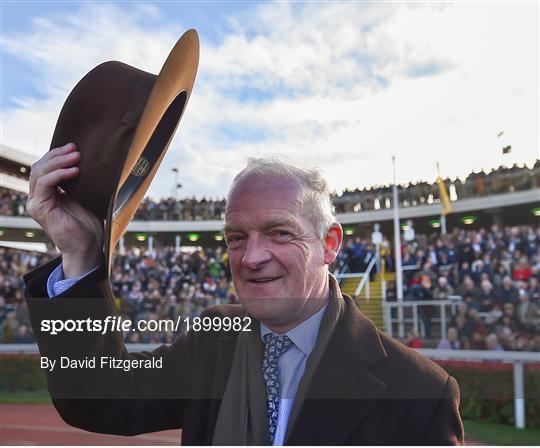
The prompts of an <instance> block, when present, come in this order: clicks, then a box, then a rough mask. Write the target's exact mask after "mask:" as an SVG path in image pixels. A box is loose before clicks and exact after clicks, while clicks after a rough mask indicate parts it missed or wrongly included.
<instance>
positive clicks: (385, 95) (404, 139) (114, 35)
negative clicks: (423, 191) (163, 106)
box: [0, 0, 539, 198]
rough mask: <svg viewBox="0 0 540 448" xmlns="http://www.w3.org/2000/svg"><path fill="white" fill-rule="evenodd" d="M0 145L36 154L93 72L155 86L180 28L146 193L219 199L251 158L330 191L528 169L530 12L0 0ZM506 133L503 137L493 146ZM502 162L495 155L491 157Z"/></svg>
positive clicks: (470, 6)
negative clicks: (150, 76)
mask: <svg viewBox="0 0 540 448" xmlns="http://www.w3.org/2000/svg"><path fill="white" fill-rule="evenodd" d="M0 8H1V30H0V31H1V42H0V52H1V54H0V69H1V70H0V112H1V117H0V118H1V120H0V134H1V135H0V138H1V143H2V144H3V145H7V146H10V147H13V148H15V149H18V150H21V151H24V152H26V153H29V154H32V155H34V156H35V157H36V158H39V157H41V156H43V155H44V154H45V153H46V152H47V150H48V149H49V145H50V142H51V137H52V133H53V130H54V127H55V124H56V120H57V118H58V115H59V112H60V109H61V107H62V104H63V102H64V101H65V99H66V97H67V95H68V94H69V92H70V91H71V89H72V88H73V87H74V86H75V84H76V83H77V82H78V81H79V80H80V79H81V78H82V77H83V76H84V75H85V74H86V73H87V72H88V71H90V70H91V69H92V68H94V67H95V66H97V65H98V64H100V63H101V62H104V61H108V60H118V61H121V62H124V63H127V64H130V65H132V66H135V67H137V68H140V69H142V70H146V71H148V72H151V73H158V72H159V70H160V69H161V66H162V64H163V62H164V61H165V59H166V57H167V55H168V53H169V51H170V50H171V48H172V47H173V46H174V44H175V42H176V41H177V40H178V39H179V37H180V36H181V35H182V34H183V32H185V31H186V30H187V29H189V28H195V29H197V31H198V33H199V37H200V41H201V50H200V51H201V53H200V61H199V69H198V75H197V79H196V82H195V87H194V90H193V93H192V96H191V99H190V102H189V104H188V106H187V109H186V111H185V114H184V117H183V118H182V122H181V123H180V126H179V128H178V131H177V133H176V136H175V138H174V140H173V142H172V143H171V146H170V148H169V150H168V152H167V154H166V156H165V158H164V161H163V163H162V165H161V167H160V170H159V172H158V174H157V176H156V177H155V178H154V180H153V182H152V185H151V186H150V189H149V195H150V196H152V197H154V198H160V197H166V196H170V195H171V194H173V191H174V184H175V177H174V173H173V171H172V168H174V167H178V170H179V176H180V182H181V183H182V185H183V187H182V189H181V191H180V195H181V196H182V197H192V196H196V197H198V198H201V197H203V196H205V197H211V198H216V197H220V198H221V197H224V196H225V195H226V192H227V189H228V187H229V185H230V182H231V180H232V178H233V177H234V175H235V173H237V172H238V171H240V170H241V169H242V168H243V167H244V166H245V164H246V162H247V159H248V158H249V157H267V156H278V157H281V158H284V159H286V160H288V161H291V162H293V163H297V164H299V165H301V166H305V167H309V168H312V167H316V168H319V169H321V170H322V171H323V173H324V175H325V176H326V178H327V180H328V182H329V185H330V188H331V190H332V191H336V192H340V191H342V190H343V189H345V188H356V187H360V188H363V187H365V186H371V185H383V184H389V183H391V182H392V179H393V174H392V156H393V155H395V157H396V178H397V181H398V182H400V183H406V182H409V181H418V180H428V181H433V180H434V179H435V177H436V168H435V165H436V162H439V163H440V167H441V174H442V175H443V176H449V177H451V178H454V177H456V176H459V177H462V178H464V177H465V176H466V175H467V174H468V173H469V172H471V171H473V170H474V171H479V170H481V169H484V170H489V169H491V168H495V167H498V166H499V165H501V164H504V165H512V164H514V163H518V164H520V165H522V164H524V163H525V164H528V165H529V166H531V165H532V164H533V163H534V161H535V159H537V158H538V157H539V112H538V111H539V107H538V106H539V90H538V83H539V73H538V72H539V69H538V67H539V48H538V47H539V39H538V37H539V36H538V29H539V27H538V23H539V6H538V3H537V2H530V3H519V2H516V1H512V2H507V3H505V2H498V3H486V2H482V3H474V2H459V3H458V2H454V3H445V2H437V3H412V2H407V3H405V2H403V3H399V2H352V1H348V2H336V1H333V2H325V1H317V2H310V1H304V2H287V1H282V2H240V1H237V2H200V1H197V2H177V1H168V2H135V1H131V2H69V1H63V2H46V1H33V2H29V1H19V0H17V1H13V2H10V1H6V0H1V2H0ZM501 132H503V134H502V136H500V137H498V135H499V134H500V133H501ZM506 145H511V146H512V151H511V152H510V153H509V154H507V155H504V156H503V155H502V151H501V149H502V147H503V146H506Z"/></svg>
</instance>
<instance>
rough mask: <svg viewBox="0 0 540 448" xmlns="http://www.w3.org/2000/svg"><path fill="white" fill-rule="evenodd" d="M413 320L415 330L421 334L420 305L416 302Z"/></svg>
mask: <svg viewBox="0 0 540 448" xmlns="http://www.w3.org/2000/svg"><path fill="white" fill-rule="evenodd" d="M412 311H413V322H414V331H416V333H417V334H420V329H419V328H418V305H417V304H416V303H414V304H413V309H412Z"/></svg>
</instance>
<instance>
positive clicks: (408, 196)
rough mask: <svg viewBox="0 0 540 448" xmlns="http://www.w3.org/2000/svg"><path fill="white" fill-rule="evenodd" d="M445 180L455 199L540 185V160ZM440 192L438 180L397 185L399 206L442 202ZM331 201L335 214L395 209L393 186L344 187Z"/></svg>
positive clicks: (538, 186) (447, 188)
mask: <svg viewBox="0 0 540 448" xmlns="http://www.w3.org/2000/svg"><path fill="white" fill-rule="evenodd" d="M443 181H444V184H445V186H446V191H447V192H448V194H449V195H450V198H451V199H453V200H458V199H465V198H473V197H479V196H487V195H491V194H502V193H511V192H514V191H522V190H529V189H531V188H540V159H538V160H536V162H535V164H534V166H533V168H532V169H531V168H528V167H527V166H526V165H523V166H521V167H520V166H518V165H517V164H514V165H513V166H512V167H509V168H507V167H503V166H500V167H499V168H497V169H492V170H491V171H489V172H487V173H486V172H485V171H483V170H482V171H480V172H478V173H476V172H472V173H470V174H469V175H468V176H467V177H466V178H465V180H463V181H462V180H461V179H460V178H458V177H456V178H455V179H453V180H452V179H450V178H446V179H443ZM439 191H440V189H439V184H438V182H437V181H434V182H432V183H429V182H425V181H421V182H414V183H413V182H410V183H409V184H407V185H398V194H399V200H400V207H414V206H417V205H424V204H432V203H436V202H439V201H440V193H439ZM332 202H333V204H334V207H335V210H336V213H355V212H359V211H363V210H378V209H385V208H392V207H393V205H392V185H383V186H373V187H367V188H363V189H359V188H356V189H355V190H345V191H344V192H343V193H341V194H340V195H337V194H336V195H333V197H332Z"/></svg>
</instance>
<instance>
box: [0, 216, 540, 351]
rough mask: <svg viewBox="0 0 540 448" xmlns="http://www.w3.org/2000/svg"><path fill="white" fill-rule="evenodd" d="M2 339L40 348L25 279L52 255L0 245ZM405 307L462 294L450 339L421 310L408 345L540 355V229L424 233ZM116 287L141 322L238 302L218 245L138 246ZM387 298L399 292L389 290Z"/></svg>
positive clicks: (119, 267)
mask: <svg viewBox="0 0 540 448" xmlns="http://www.w3.org/2000/svg"><path fill="white" fill-rule="evenodd" d="M0 256H1V258H0V263H1V267H2V269H1V272H2V278H1V282H0V338H1V340H2V342H29V341H33V336H32V333H31V328H30V325H29V320H28V315H27V312H26V306H25V304H24V300H23V283H22V278H21V277H22V275H23V274H24V273H25V272H27V271H28V270H30V269H32V268H34V267H36V266H38V265H40V264H43V263H44V262H46V261H48V260H49V259H50V258H51V257H52V255H47V254H40V253H35V252H24V251H19V250H15V249H7V248H0ZM373 256H375V252H374V247H373V245H372V244H371V243H370V242H369V241H367V240H363V239H362V238H359V237H356V238H354V239H350V240H348V241H346V243H345V246H344V248H343V250H342V251H341V253H340V256H339V259H338V262H337V264H336V266H334V268H335V269H343V268H346V269H347V270H349V271H350V272H363V271H364V270H365V268H366V266H367V265H368V264H369V261H370V260H371V259H372V257H373ZM402 258H403V264H404V266H408V267H410V268H411V269H407V270H405V271H404V285H403V286H404V296H405V297H404V299H405V300H427V301H431V300H436V299H443V300H444V299H448V298H449V297H451V296H456V295H457V296H460V297H461V298H462V300H461V301H459V300H458V301H457V305H456V312H455V314H454V315H453V316H452V317H451V322H449V328H448V332H447V334H446V335H441V334H437V328H438V325H434V323H433V317H435V316H437V315H438V311H437V310H436V309H435V306H423V307H420V318H421V322H422V324H423V325H422V334H421V335H420V334H415V333H414V332H412V331H411V332H410V334H409V335H408V343H409V345H411V346H414V347H419V346H423V345H424V344H427V345H431V346H433V345H434V344H435V345H436V344H437V341H438V340H439V339H440V343H439V347H440V348H456V349H459V348H461V349H491V350H499V349H500V350H528V351H529V350H535V351H540V285H539V283H540V282H539V280H540V227H531V226H520V227H507V228H502V229H501V228H497V227H496V226H493V227H491V228H490V229H480V230H464V229H455V230H454V231H453V232H452V233H449V234H447V235H440V233H439V234H432V235H423V234H421V235H417V236H416V238H415V239H414V240H413V241H409V242H403V245H402ZM381 260H382V264H383V265H384V268H385V269H387V270H388V271H391V270H392V265H393V260H392V250H391V247H390V244H389V242H388V240H387V239H386V238H385V239H384V240H383V243H382V245H381ZM111 283H112V290H113V293H114V296H115V297H116V306H117V309H118V312H119V313H120V314H121V315H122V316H123V317H124V318H126V319H130V320H131V321H132V322H133V323H134V327H135V324H136V322H137V321H139V320H141V319H144V320H149V319H153V320H158V321H159V320H160V319H170V320H174V321H176V319H177V318H178V317H179V316H181V317H182V318H185V317H190V318H193V317H195V316H199V315H200V313H201V312H202V310H203V309H204V308H206V307H207V306H210V305H213V304H216V303H234V302H236V296H235V293H234V288H233V285H232V282H231V274H230V270H229V265H228V253H227V251H226V249H225V248H223V247H221V246H218V247H216V248H213V249H208V248H207V249H200V248H199V249H196V250H194V251H192V252H178V253H177V252H176V251H175V250H174V248H164V249H160V250H159V251H157V252H153V253H149V252H147V251H143V250H140V249H138V248H130V249H129V250H127V251H126V252H125V253H122V254H120V253H117V254H116V255H115V257H114V262H113V268H112V275H111ZM388 286H389V288H388V300H393V299H394V297H395V292H394V289H395V288H393V287H392V284H391V283H390V284H389V285H388ZM175 336H176V333H173V332H172V331H154V332H150V331H146V332H138V331H132V332H129V333H127V334H126V341H128V342H171V341H172V340H173V339H174V337H175Z"/></svg>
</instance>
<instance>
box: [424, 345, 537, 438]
mask: <svg viewBox="0 0 540 448" xmlns="http://www.w3.org/2000/svg"><path fill="white" fill-rule="evenodd" d="M417 351H418V352H420V353H421V354H422V355H424V356H427V357H428V358H431V359H440V360H443V359H455V360H461V361H501V362H506V363H511V364H513V365H514V417H515V422H516V428H525V385H524V384H525V382H524V380H523V364H524V363H527V362H534V363H540V353H537V352H499V351H490V350H439V349H435V348H420V349H417ZM535 398H537V397H535Z"/></svg>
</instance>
